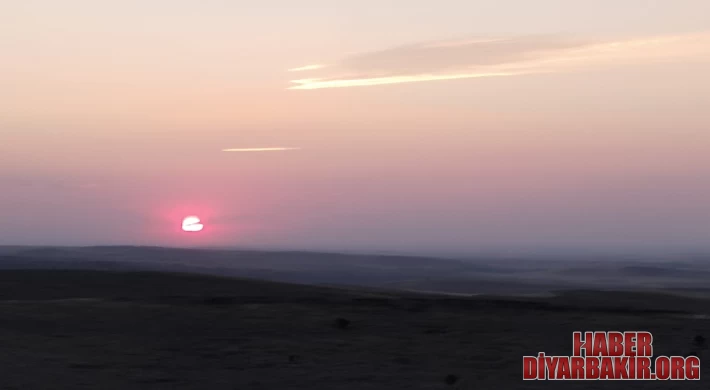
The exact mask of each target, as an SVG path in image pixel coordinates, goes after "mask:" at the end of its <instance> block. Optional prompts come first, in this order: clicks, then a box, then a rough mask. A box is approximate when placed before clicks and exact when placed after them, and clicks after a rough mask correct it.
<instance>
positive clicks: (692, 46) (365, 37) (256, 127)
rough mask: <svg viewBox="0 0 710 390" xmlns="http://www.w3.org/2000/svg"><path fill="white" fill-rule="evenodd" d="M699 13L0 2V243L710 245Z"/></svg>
mask: <svg viewBox="0 0 710 390" xmlns="http://www.w3.org/2000/svg"><path fill="white" fill-rule="evenodd" d="M709 14H710V2H708V1H706V0H678V1H660V0H659V1H656V0H628V1H616V0H598V1H587V2H581V1H574V2H572V1H567V0H537V1H525V0H496V1H493V0H485V1H484V0H452V1H448V2H445V3H442V2H432V1H426V0H408V1H404V0H401V1H400V0H394V1H388V2H382V1H375V0H364V1H357V2H356V1H351V2H345V1H325V0H306V1H300V2H286V1H280V0H266V1H264V2H253V3H249V2H210V1H208V2H184V1H167V0H155V1H138V0H127V1H120V2H118V1H117V2H97V1H90V0H67V1H61V2H57V1H50V0H26V1H8V2H2V3H0V26H2V33H1V34H0V47H2V48H3V52H2V55H1V56H2V60H0V102H2V104H0V215H2V218H3V220H4V221H6V223H2V224H0V245H4V244H52V245H57V244H59V245H91V244H142V245H174V246H202V245H211V246H248V247H263V248H307V249H329V250H337V249H361V250H403V251H412V252H416V251H431V252H444V251H447V252H451V251H460V252H471V251H478V250H481V249H485V248H512V247H531V248H532V247H535V248H537V247H539V248H543V247H544V248H558V247H559V248H631V249H659V248H660V249H668V250H691V249H693V250H695V249H698V248H699V249H702V250H708V249H710V246H709V245H710V207H708V203H707V202H708V199H710V114H708V109H707V108H708V107H710V73H709V72H708V71H707V70H708V69H710V19H708V17H707V15H709ZM192 215H195V216H198V217H199V218H200V221H201V223H202V224H204V229H203V230H202V231H200V232H199V233H195V234H193V233H190V234H188V233H186V232H184V231H183V229H182V221H183V219H184V218H185V217H187V216H192Z"/></svg>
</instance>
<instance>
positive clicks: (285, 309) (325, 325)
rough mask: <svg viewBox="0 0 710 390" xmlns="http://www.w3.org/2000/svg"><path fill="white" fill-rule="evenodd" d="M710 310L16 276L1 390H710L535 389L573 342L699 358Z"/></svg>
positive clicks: (1, 347)
mask: <svg viewBox="0 0 710 390" xmlns="http://www.w3.org/2000/svg"><path fill="white" fill-rule="evenodd" d="M708 303H710V301H706V300H704V299H696V298H689V297H684V296H680V295H670V294H668V293H663V294H661V293H658V294H654V293H644V292H594V291H568V292H565V293H562V294H561V295H559V296H557V297H552V298H513V297H507V298H496V297H492V296H478V297H472V298H464V297H444V296H434V295H423V294H413V293H401V292H382V291H375V290H366V289H350V290H348V289H330V288H326V287H313V286H303V285H295V284H284V283H275V282H263V281H255V280H245V279H226V278H218V277H211V276H198V275H187V274H168V273H154V272H102V271H80V270H74V271H60V270H31V271H26V270H25V271H23V270H6V271H0V313H1V314H0V367H1V370H2V375H1V376H0V388H2V389H55V390H58V389H107V390H108V389H230V390H232V389H279V390H280V389H353V390H366V389H388V390H389V389H523V388H539V389H544V388H559V389H577V388H579V389H582V388H584V389H593V388H594V389H596V388H598V389H606V388H618V389H628V388H638V389H647V388H652V389H670V388H679V389H685V388H689V389H693V388H696V389H700V388H707V384H705V385H703V383H704V379H701V381H696V382H557V383H554V382H523V381H522V356H523V355H534V354H536V353H537V352H540V351H544V352H546V353H547V354H548V355H568V354H570V353H571V348H572V345H571V333H572V331H575V330H617V329H618V330H649V331H651V332H653V334H654V347H655V351H656V353H657V354H667V355H676V354H680V355H686V354H688V353H690V352H691V351H693V349H694V347H693V345H692V344H693V343H692V341H693V338H694V337H695V336H696V335H705V336H710V329H709V328H708V325H710V322H709V320H708V319H705V317H704V315H705V314H706V313H710V305H709V304H708ZM338 319H341V320H340V321H338ZM702 363H704V361H703V356H702V354H701V366H702ZM702 367H703V368H702V369H701V378H705V377H708V370H707V365H705V366H702Z"/></svg>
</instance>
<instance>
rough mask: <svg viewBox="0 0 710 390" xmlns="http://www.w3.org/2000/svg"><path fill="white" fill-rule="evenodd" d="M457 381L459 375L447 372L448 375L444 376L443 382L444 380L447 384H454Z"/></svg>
mask: <svg viewBox="0 0 710 390" xmlns="http://www.w3.org/2000/svg"><path fill="white" fill-rule="evenodd" d="M458 381H459V377H458V376H456V375H454V374H449V375H447V376H446V378H445V379H444V382H446V384H447V385H449V386H453V385H455V384H456V382H458Z"/></svg>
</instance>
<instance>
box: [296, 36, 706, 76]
mask: <svg viewBox="0 0 710 390" xmlns="http://www.w3.org/2000/svg"><path fill="white" fill-rule="evenodd" d="M691 59H704V60H710V33H700V34H686V35H675V36H658V37H644V38H633V39H620V40H601V39H579V38H573V37H567V36H561V35H544V36H523V37H513V38H487V39H469V40H462V41H448V42H429V43H420V44H414V45H408V46H401V47H397V48H392V49H387V50H382V51H377V52H369V53H363V54H359V55H355V56H350V57H347V58H344V59H342V60H340V61H338V62H337V63H335V64H334V65H332V66H329V67H327V69H324V70H322V68H323V67H320V66H318V67H316V68H314V67H313V65H310V66H306V67H302V68H296V69H303V70H305V69H308V70H319V71H320V72H318V73H321V75H319V76H318V77H311V78H307V79H297V80H292V81H291V83H292V84H294V85H292V86H291V87H289V88H288V89H322V88H347V87H360V86H374V85H387V84H402V83H414V82H425V81H436V80H457V79H469V78H483V77H500V76H516V75H523V74H533V73H550V72H566V71H575V70H584V69H589V68H598V67H604V66H619V65H634V64H639V63H644V62H649V61H682V60H691Z"/></svg>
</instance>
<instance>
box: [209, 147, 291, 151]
mask: <svg viewBox="0 0 710 390" xmlns="http://www.w3.org/2000/svg"><path fill="white" fill-rule="evenodd" d="M300 149H301V148H283V147H277V148H236V149H222V151H223V152H281V151H285V150H300Z"/></svg>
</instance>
